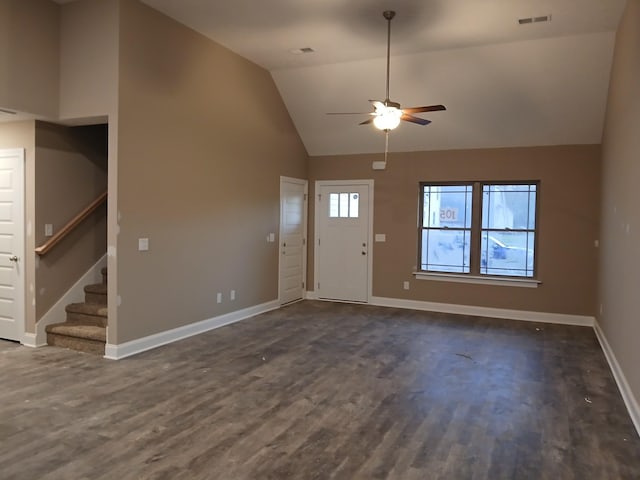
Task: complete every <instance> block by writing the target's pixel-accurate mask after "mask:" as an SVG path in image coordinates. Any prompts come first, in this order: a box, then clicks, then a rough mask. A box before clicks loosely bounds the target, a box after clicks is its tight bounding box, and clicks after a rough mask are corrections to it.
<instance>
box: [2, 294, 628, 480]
mask: <svg viewBox="0 0 640 480" xmlns="http://www.w3.org/2000/svg"><path fill="white" fill-rule="evenodd" d="M0 478H1V479H3V480H8V479H27V480H32V479H39V480H47V479H48V480H51V479H65V480H66V479H72V480H82V479H91V480H96V479H109V480H112V479H117V480H123V479H171V480H177V479H189V480H191V479H224V480H243V479H301V480H312V479H367V480H369V479H402V480H412V479H420V480H424V479H456V480H457V479H492V480H495V479H554V480H555V479H638V478H640V439H639V438H638V436H637V434H636V432H635V430H634V428H633V425H632V423H631V420H630V418H629V416H628V414H627V412H626V410H625V407H624V404H623V401H622V399H621V397H620V395H619V393H618V390H617V388H616V385H615V383H614V380H613V377H612V375H611V373H610V371H609V368H608V366H607V364H606V361H605V358H604V356H603V354H602V351H601V350H600V348H599V346H598V343H597V340H596V338H595V336H594V333H593V331H592V330H591V329H589V328H580V327H567V326H555V325H545V324H534V323H525V322H515V321H505V320H493V319H484V318H472V317H454V316H448V315H443V314H433V313H427V312H416V311H410V310H399V309H389V308H378V307H371V306H358V305H346V304H332V303H325V302H302V303H298V304H294V305H291V306H289V307H286V308H283V309H280V310H277V311H274V312H270V313H268V314H264V315H261V316H258V317H255V318H253V319H250V320H247V321H244V322H241V323H239V324H236V325H232V326H229V327H225V328H222V329H219V330H215V331H212V332H209V333H206V334H203V335H200V336H197V337H193V338H190V339H187V340H184V341H181V342H178V343H175V344H172V345H169V346H166V347H163V348H159V349H156V350H153V351H150V352H146V353H143V354H141V355H138V356H136V357H133V358H129V359H125V360H122V361H119V362H113V361H108V360H104V359H101V358H97V357H93V356H90V355H86V354H80V353H76V352H72V351H68V350H62V349H56V348H51V347H46V348H42V349H37V350H32V349H28V348H25V347H21V346H19V345H16V344H12V343H9V342H1V341H0Z"/></svg>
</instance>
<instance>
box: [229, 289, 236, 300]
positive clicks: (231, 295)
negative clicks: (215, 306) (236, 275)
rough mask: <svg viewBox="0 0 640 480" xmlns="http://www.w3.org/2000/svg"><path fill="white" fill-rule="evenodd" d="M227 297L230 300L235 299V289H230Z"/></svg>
mask: <svg viewBox="0 0 640 480" xmlns="http://www.w3.org/2000/svg"><path fill="white" fill-rule="evenodd" d="M229 299H231V300H235V299H236V291H235V290H231V293H230V294H229Z"/></svg>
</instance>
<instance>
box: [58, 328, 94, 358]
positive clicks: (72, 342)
mask: <svg viewBox="0 0 640 480" xmlns="http://www.w3.org/2000/svg"><path fill="white" fill-rule="evenodd" d="M47 343H48V344H49V345H55V346H56V347H62V348H70V349H71V350H78V351H80V352H85V353H91V354H93V355H104V343H103V342H98V341H96V340H87V339H84V338H75V337H67V336H66V335H57V334H55V333H47Z"/></svg>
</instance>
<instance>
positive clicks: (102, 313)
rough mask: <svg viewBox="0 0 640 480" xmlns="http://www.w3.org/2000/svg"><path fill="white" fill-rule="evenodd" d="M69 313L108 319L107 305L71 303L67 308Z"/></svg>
mask: <svg viewBox="0 0 640 480" xmlns="http://www.w3.org/2000/svg"><path fill="white" fill-rule="evenodd" d="M65 310H66V311H67V313H79V314H82V315H93V316H94V317H105V318H106V317H107V316H108V313H107V312H108V310H107V306H106V305H102V304H99V303H70V304H69V305H67V306H66V308H65Z"/></svg>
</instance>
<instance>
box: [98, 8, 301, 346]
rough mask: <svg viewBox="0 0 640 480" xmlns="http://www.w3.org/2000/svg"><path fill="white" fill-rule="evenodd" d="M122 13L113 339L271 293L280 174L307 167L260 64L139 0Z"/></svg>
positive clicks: (275, 266) (160, 328) (257, 300)
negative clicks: (141, 245)
mask: <svg viewBox="0 0 640 480" xmlns="http://www.w3.org/2000/svg"><path fill="white" fill-rule="evenodd" d="M120 8H121V17H120V20H121V37H120V45H121V49H120V82H119V85H120V86H119V88H120V102H119V116H118V123H119V131H118V158H119V160H118V187H117V188H118V204H119V205H118V206H119V215H120V234H119V236H118V244H117V266H118V272H117V276H118V279H117V282H118V294H119V296H120V301H121V305H120V307H119V308H118V317H117V318H118V320H117V324H116V325H111V324H110V326H109V335H110V343H122V342H126V341H128V340H132V339H136V338H139V337H142V336H145V335H149V334H153V333H156V332H160V331H163V330H168V329H171V328H174V327H179V326H182V325H185V324H188V323H192V322H196V321H200V320H205V319H208V318H211V317H214V316H217V315H221V314H224V313H227V312H230V311H235V310H239V309H242V308H246V307H249V306H253V305H258V304H261V303H264V302H268V301H271V300H274V299H276V298H277V296H278V291H277V285H278V243H267V242H266V237H267V234H268V233H269V232H275V233H277V232H278V224H279V177H280V175H287V176H292V177H302V178H305V177H306V173H307V172H306V163H307V155H306V151H305V149H304V147H303V145H302V143H301V141H300V139H299V138H298V135H297V133H296V131H295V128H294V126H293V124H292V121H291V119H290V117H289V115H288V113H287V111H286V109H285V107H284V105H283V102H282V100H281V98H280V96H279V94H278V92H277V90H276V87H275V85H274V83H273V80H272V79H271V76H270V75H269V73H268V72H267V71H265V70H263V69H261V68H259V67H258V66H256V65H254V64H252V63H250V62H249V61H247V60H245V59H243V58H241V57H239V56H237V55H235V54H233V53H232V52H230V51H229V50H227V49H225V48H223V47H221V46H220V45H218V44H216V43H213V42H212V41H210V40H208V39H206V38H205V37H203V36H201V35H199V34H197V33H196V32H194V31H192V30H190V29H188V28H186V27H184V26H182V25H180V24H178V23H177V22H175V21H172V20H170V19H169V18H167V17H165V16H163V15H161V14H160V13H158V12H156V11H154V10H152V9H150V8H148V7H146V6H145V5H143V4H141V3H139V2H138V1H136V0H127V1H124V2H122V4H121V7H120ZM141 237H145V238H149V241H150V250H149V251H148V252H138V251H137V246H138V238H141ZM231 289H235V290H236V292H237V298H236V300H235V301H234V302H231V301H229V291H230V290H231ZM217 292H222V293H223V294H224V302H223V303H222V304H217V303H216V293H217Z"/></svg>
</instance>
